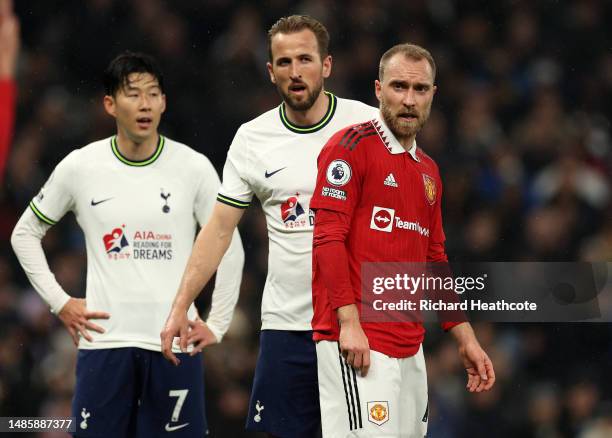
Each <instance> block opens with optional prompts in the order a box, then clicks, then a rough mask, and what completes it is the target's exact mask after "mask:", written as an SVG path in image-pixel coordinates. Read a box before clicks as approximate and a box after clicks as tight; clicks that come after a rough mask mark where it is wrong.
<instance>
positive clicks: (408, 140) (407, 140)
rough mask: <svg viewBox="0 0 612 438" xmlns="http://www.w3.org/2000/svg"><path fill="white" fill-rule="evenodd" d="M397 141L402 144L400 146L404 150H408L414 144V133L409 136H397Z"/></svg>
mask: <svg viewBox="0 0 612 438" xmlns="http://www.w3.org/2000/svg"><path fill="white" fill-rule="evenodd" d="M396 138H397V141H399V144H401V145H402V147H403V148H404V150H405V151H406V152H410V149H412V146H414V140H415V139H416V135H411V136H409V137H401V138H400V137H397V136H396Z"/></svg>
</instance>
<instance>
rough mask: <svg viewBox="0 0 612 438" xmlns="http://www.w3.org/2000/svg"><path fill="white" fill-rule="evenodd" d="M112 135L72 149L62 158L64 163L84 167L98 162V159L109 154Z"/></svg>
mask: <svg viewBox="0 0 612 438" xmlns="http://www.w3.org/2000/svg"><path fill="white" fill-rule="evenodd" d="M111 139H112V137H107V138H103V139H100V140H96V141H93V142H91V143H88V144H86V145H85V146H79V147H77V148H75V149H73V150H72V151H71V152H70V153H69V154H68V155H66V157H65V158H64V159H63V160H62V164H64V165H71V166H74V165H78V166H79V167H86V166H87V165H89V164H99V163H100V160H102V159H103V158H105V157H106V156H108V155H109V151H110V150H111Z"/></svg>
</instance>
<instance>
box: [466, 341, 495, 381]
mask: <svg viewBox="0 0 612 438" xmlns="http://www.w3.org/2000/svg"><path fill="white" fill-rule="evenodd" d="M459 356H460V358H461V360H462V362H463V365H464V366H465V370H466V372H467V377H468V381H467V384H466V388H467V390H468V391H470V392H482V391H488V390H489V389H491V388H492V387H493V384H494V383H495V370H494V369H493V362H491V359H489V356H488V355H487V353H485V351H484V350H483V349H482V347H481V346H480V344H479V343H478V341H473V342H469V343H467V344H465V345H460V346H459Z"/></svg>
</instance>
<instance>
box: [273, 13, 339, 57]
mask: <svg viewBox="0 0 612 438" xmlns="http://www.w3.org/2000/svg"><path fill="white" fill-rule="evenodd" d="M304 29H308V30H310V31H311V32H312V33H314V35H315V37H316V38H317V45H318V46H319V55H320V56H321V60H323V58H325V57H326V56H327V55H328V53H329V52H328V50H329V32H327V29H326V28H325V26H323V24H322V23H321V22H320V21H318V20H316V19H314V18H312V17H311V16H309V15H290V16H288V17H282V18H280V19H279V20H278V21H277V22H276V23H274V24H273V25H272V27H271V28H270V30H269V31H268V56H269V57H270V62H272V38H273V37H274V35H276V34H278V33H284V34H289V33H296V32H301V31H302V30H304Z"/></svg>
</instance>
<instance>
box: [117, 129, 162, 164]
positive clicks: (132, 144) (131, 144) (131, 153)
mask: <svg viewBox="0 0 612 438" xmlns="http://www.w3.org/2000/svg"><path fill="white" fill-rule="evenodd" d="M158 142H159V134H158V133H155V135H152V136H151V137H149V138H147V139H146V140H144V141H142V142H136V141H134V140H132V139H130V138H129V137H128V136H127V135H126V134H125V133H123V132H121V130H119V131H118V132H117V148H118V149H119V152H120V153H121V155H122V156H124V157H125V158H127V159H128V160H130V161H144V160H146V159H147V158H149V157H150V156H151V155H153V154H154V153H155V149H157V144H158Z"/></svg>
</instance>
